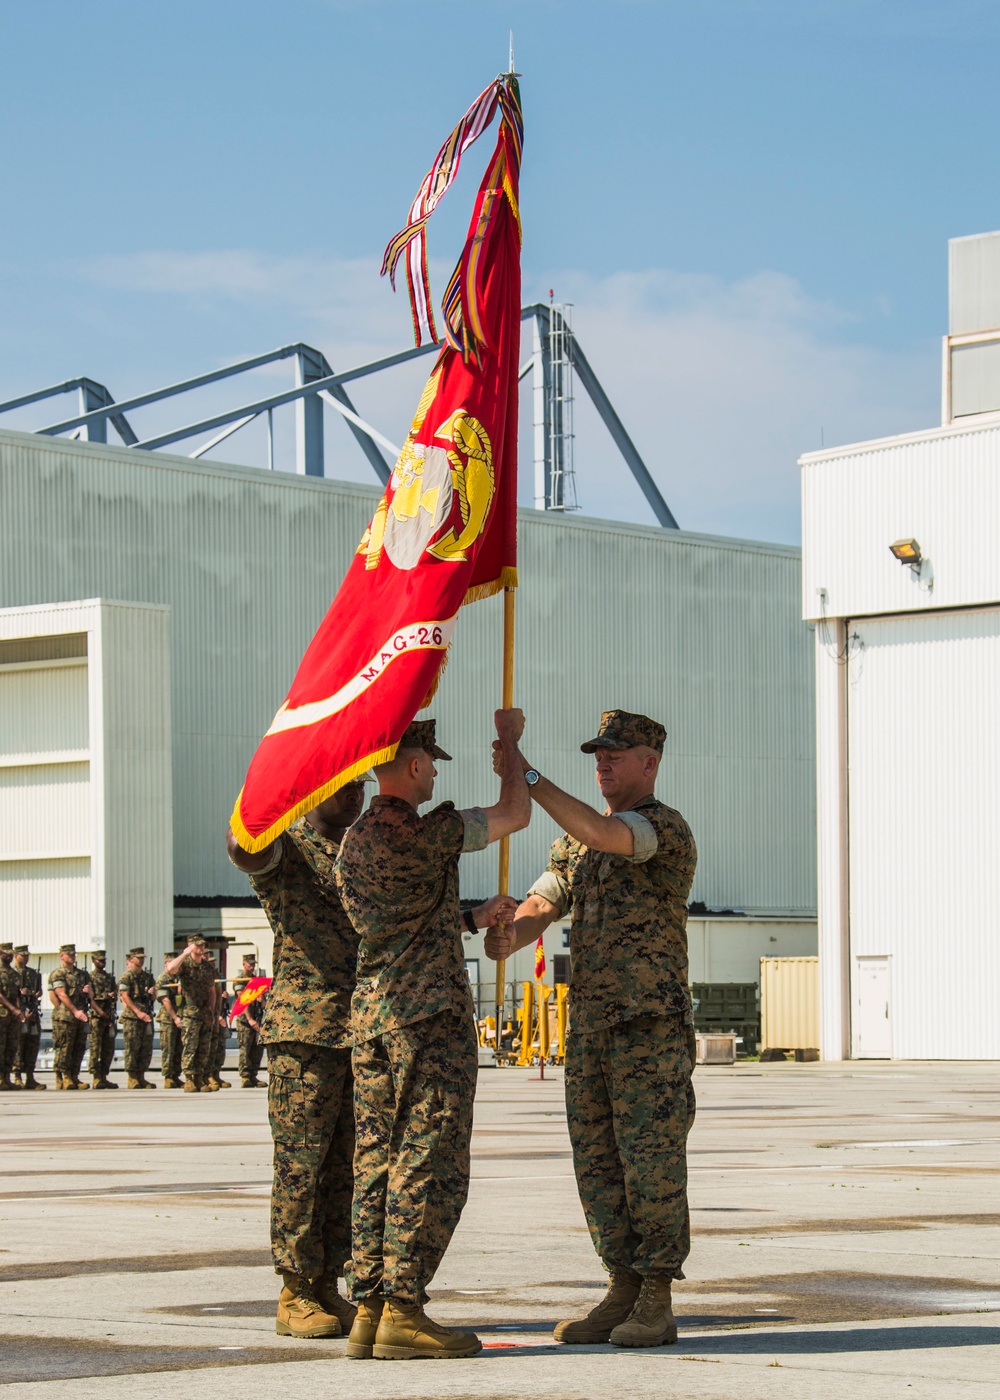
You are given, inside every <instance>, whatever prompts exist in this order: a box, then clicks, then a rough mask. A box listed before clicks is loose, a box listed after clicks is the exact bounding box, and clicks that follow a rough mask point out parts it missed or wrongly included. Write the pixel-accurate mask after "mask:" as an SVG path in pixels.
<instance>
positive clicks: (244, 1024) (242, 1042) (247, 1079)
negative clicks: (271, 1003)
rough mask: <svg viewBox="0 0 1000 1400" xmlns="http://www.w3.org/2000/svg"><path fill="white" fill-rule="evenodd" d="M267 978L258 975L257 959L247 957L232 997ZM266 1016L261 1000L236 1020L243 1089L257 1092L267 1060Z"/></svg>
mask: <svg viewBox="0 0 1000 1400" xmlns="http://www.w3.org/2000/svg"><path fill="white" fill-rule="evenodd" d="M263 975H264V974H263V973H262V972H258V971H257V958H256V956H255V955H254V954H253V953H248V954H247V955H246V956H245V957H244V959H243V974H242V976H240V977H237V978H235V979H234V981H233V997H234V998H236V997H238V996H239V995H240V993H241V992H242V990H243V988H244V987H245V986H246V985H247V983H248V982H250V981H252V979H253V978H254V977H262V976H263ZM266 1012H267V997H266V996H262V997H258V998H257V1000H256V1001H255V1002H252V1003H251V1004H250V1006H248V1007H247V1008H246V1010H245V1011H243V1012H242V1013H241V1014H240V1015H239V1016H238V1017H237V1019H236V1042H237V1044H238V1045H239V1048H240V1080H241V1081H242V1084H243V1087H244V1089H258V1088H260V1083H259V1080H258V1078H257V1076H258V1075H259V1074H260V1067H261V1063H262V1061H263V1059H264V1042H263V1041H262V1040H261V1038H260V1037H261V1022H262V1021H263V1018H264V1016H265V1014H266Z"/></svg>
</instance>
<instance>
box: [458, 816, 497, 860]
mask: <svg viewBox="0 0 1000 1400" xmlns="http://www.w3.org/2000/svg"><path fill="white" fill-rule="evenodd" d="M458 815H459V816H460V817H461V818H462V821H463V823H464V830H463V833H462V854H463V855H464V854H465V853H466V852H467V851H485V849H486V847H487V846H488V845H489V844H490V827H489V822H488V821H487V820H486V813H485V812H484V811H483V809H482V807H463V809H462V810H461V811H460V812H459V814H458Z"/></svg>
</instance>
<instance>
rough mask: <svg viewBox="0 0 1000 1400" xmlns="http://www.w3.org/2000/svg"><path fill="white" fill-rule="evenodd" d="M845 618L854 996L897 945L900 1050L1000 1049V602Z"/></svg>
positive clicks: (944, 1054)
mask: <svg viewBox="0 0 1000 1400" xmlns="http://www.w3.org/2000/svg"><path fill="white" fill-rule="evenodd" d="M849 631H850V633H851V635H852V636H853V637H855V638H856V640H855V641H854V642H853V645H852V648H851V656H850V662H849V666H848V671H847V685H848V692H847V710H848V753H849V765H850V783H849V810H850V850H849V870H850V955H851V975H852V985H853V999H856V997H857V996H858V994H859V993H858V964H857V959H858V958H864V957H869V958H877V957H887V958H888V960H889V969H890V972H889V980H890V986H891V1037H892V1054H893V1057H894V1058H903V1059H997V1058H1000V1018H998V1017H997V1012H996V998H997V988H998V987H1000V902H998V899H997V889H996V875H995V870H996V864H997V852H998V851H1000V802H998V793H1000V745H998V743H997V697H998V695H1000V609H997V608H991V609H987V610H973V611H961V612H945V613H934V614H928V615H925V616H921V617H913V616H910V617H889V618H866V619H863V620H862V621H860V622H857V623H854V622H852V623H851V624H850V627H849ZM853 1010H854V1015H855V1018H857V1011H858V1008H857V1006H855V1007H854V1008H853ZM856 1041H857V1027H856V1028H855V1042H856ZM858 1048H859V1047H858V1046H857V1043H855V1050H856V1051H857V1050H858Z"/></svg>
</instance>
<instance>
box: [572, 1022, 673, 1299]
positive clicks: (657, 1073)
mask: <svg viewBox="0 0 1000 1400" xmlns="http://www.w3.org/2000/svg"><path fill="white" fill-rule="evenodd" d="M691 1068H692V1061H691V1051H690V1046H689V1036H688V1032H687V1031H686V1030H685V1027H684V1023H683V1019H682V1018H681V1017H680V1016H640V1017H636V1019H635V1020H632V1021H625V1022H623V1023H622V1024H621V1025H618V1026H612V1027H610V1028H609V1029H607V1030H603V1031H598V1032H597V1033H595V1034H594V1035H573V1034H572V1032H571V1033H570V1035H569V1037H568V1039H567V1042H566V1114H567V1118H568V1120H569V1134H570V1139H571V1141H572V1144H573V1166H574V1169H575V1171H576V1184H577V1188H578V1190H579V1192H580V1201H581V1203H582V1205H583V1209H584V1213H585V1215H586V1217H587V1224H588V1226H589V1227H590V1237H591V1239H592V1240H593V1241H594V1248H595V1249H596V1250H597V1252H598V1254H599V1255H600V1256H601V1259H602V1260H603V1262H604V1265H605V1267H606V1268H607V1269H609V1270H611V1269H614V1270H620V1271H625V1272H633V1273H636V1274H665V1275H667V1277H669V1278H683V1277H684V1275H683V1273H682V1272H681V1266H682V1264H683V1263H684V1260H685V1259H686V1258H687V1256H688V1252H689V1250H690V1247H691V1238H690V1226H689V1222H688V1206H687V1135H688V1132H689V1130H690V1128H691V1124H692V1123H693V1122H694V1111H695V1101H694V1089H693V1087H692V1084H691Z"/></svg>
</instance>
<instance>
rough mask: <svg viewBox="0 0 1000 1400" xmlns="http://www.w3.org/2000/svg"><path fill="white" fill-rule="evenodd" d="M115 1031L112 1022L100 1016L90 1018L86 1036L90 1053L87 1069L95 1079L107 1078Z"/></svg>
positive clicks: (115, 1028)
mask: <svg viewBox="0 0 1000 1400" xmlns="http://www.w3.org/2000/svg"><path fill="white" fill-rule="evenodd" d="M116 1031H117V1027H116V1025H115V1023H114V1021H113V1020H112V1021H105V1020H102V1018H101V1017H100V1016H91V1018H90V1030H89V1032H88V1035H87V1041H88V1049H89V1052H90V1053H89V1058H88V1067H89V1069H90V1073H91V1074H92V1075H93V1076H94V1078H95V1079H106V1078H107V1077H108V1070H109V1069H110V1068H111V1061H112V1060H113V1059H114V1057H115V1034H116Z"/></svg>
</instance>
